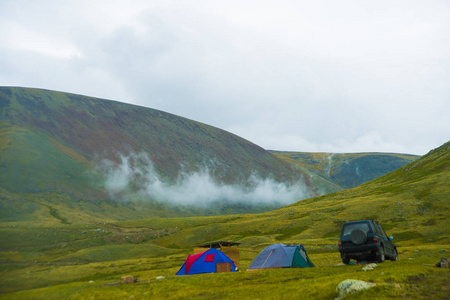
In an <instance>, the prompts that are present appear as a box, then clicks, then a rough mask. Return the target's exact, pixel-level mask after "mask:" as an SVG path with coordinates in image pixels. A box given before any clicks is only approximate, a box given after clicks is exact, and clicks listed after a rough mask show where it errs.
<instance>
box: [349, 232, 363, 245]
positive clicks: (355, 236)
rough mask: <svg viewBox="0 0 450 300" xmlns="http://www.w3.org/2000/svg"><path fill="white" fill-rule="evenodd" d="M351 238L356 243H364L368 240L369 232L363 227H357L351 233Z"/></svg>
mask: <svg viewBox="0 0 450 300" xmlns="http://www.w3.org/2000/svg"><path fill="white" fill-rule="evenodd" d="M350 240H351V241H352V243H353V244H355V245H362V244H364V243H365V242H366V241H367V233H366V232H365V231H363V230H361V229H355V230H353V231H352V232H351V233H350Z"/></svg>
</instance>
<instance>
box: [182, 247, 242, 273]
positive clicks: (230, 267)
mask: <svg viewBox="0 0 450 300" xmlns="http://www.w3.org/2000/svg"><path fill="white" fill-rule="evenodd" d="M218 272H236V266H235V264H234V262H233V261H232V260H231V259H230V258H229V257H228V256H226V255H225V254H223V253H222V252H220V251H219V250H217V249H215V248H211V249H209V250H207V251H205V252H202V253H198V254H194V255H189V256H188V257H187V259H186V262H185V263H184V264H183V266H181V268H180V270H179V271H178V272H177V273H176V275H192V274H200V273H218Z"/></svg>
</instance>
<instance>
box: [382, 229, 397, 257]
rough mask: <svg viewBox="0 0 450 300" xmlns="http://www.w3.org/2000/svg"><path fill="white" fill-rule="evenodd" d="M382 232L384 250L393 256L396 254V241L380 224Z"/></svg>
mask: <svg viewBox="0 0 450 300" xmlns="http://www.w3.org/2000/svg"><path fill="white" fill-rule="evenodd" d="M380 232H381V234H382V237H383V244H384V252H385V253H386V254H387V255H388V256H389V257H392V256H393V255H394V249H395V247H394V243H393V242H392V241H391V239H389V237H388V236H387V234H386V232H385V231H384V229H383V228H382V227H381V226H380Z"/></svg>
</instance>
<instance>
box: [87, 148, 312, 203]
mask: <svg viewBox="0 0 450 300" xmlns="http://www.w3.org/2000/svg"><path fill="white" fill-rule="evenodd" d="M96 169H97V170H98V171H100V172H101V173H102V174H103V175H104V176H105V182H104V188H105V189H106V190H107V191H108V192H109V193H110V195H111V196H112V197H113V198H116V199H118V200H123V199H121V197H123V196H124V195H125V197H126V199H129V197H130V196H132V197H134V198H139V199H144V200H145V199H151V200H154V201H159V202H163V203H170V204H177V205H193V206H199V207H206V206H208V205H209V204H212V203H217V202H219V203H229V204H239V203H243V204H246V205H259V204H263V205H267V204H270V205H274V204H279V205H280V206H281V205H287V204H291V203H294V202H296V201H299V200H302V199H305V198H308V197H311V195H309V194H308V192H307V190H306V187H305V185H304V183H302V182H298V183H296V184H293V185H288V184H285V183H279V182H276V181H275V180H273V179H271V178H259V177H258V176H257V175H253V176H251V177H250V178H248V180H247V181H246V182H242V183H240V184H223V183H219V182H217V181H215V180H214V179H213V178H212V177H211V176H210V172H209V170H208V168H206V167H205V168H204V169H203V170H201V171H199V172H181V173H180V174H179V176H178V178H177V180H176V181H175V182H167V181H164V180H162V179H161V177H160V176H159V175H158V173H157V172H156V171H155V169H154V167H153V163H152V161H151V160H150V158H149V157H148V155H147V154H145V153H139V154H131V155H127V156H124V155H120V163H118V164H117V163H113V162H112V161H110V160H107V159H99V160H98V161H97V163H96Z"/></svg>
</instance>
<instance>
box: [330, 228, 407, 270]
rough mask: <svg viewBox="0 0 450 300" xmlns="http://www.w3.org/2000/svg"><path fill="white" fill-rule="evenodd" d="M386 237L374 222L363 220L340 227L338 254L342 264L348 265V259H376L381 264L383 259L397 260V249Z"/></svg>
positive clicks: (391, 238)
mask: <svg viewBox="0 0 450 300" xmlns="http://www.w3.org/2000/svg"><path fill="white" fill-rule="evenodd" d="M392 240H393V237H392V236H390V237H388V236H387V235H386V232H384V229H383V228H382V227H381V226H380V225H379V224H378V223H376V222H374V221H370V220H365V221H356V222H348V223H344V224H343V225H342V231H341V238H340V239H339V252H340V253H341V258H342V262H343V263H344V264H348V263H350V259H355V260H357V261H361V260H363V259H370V258H372V259H376V260H377V261H378V262H383V261H384V260H385V258H386V257H387V258H389V259H390V260H393V261H395V260H397V259H398V252H397V247H395V245H394V243H393V242H392Z"/></svg>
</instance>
